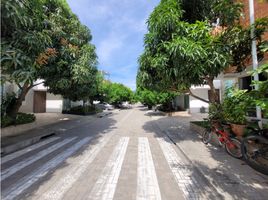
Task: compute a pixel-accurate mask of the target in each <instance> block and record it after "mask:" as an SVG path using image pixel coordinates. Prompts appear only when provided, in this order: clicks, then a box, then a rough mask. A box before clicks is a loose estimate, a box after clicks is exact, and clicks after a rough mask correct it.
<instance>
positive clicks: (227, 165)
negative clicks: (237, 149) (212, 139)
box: [152, 113, 268, 200]
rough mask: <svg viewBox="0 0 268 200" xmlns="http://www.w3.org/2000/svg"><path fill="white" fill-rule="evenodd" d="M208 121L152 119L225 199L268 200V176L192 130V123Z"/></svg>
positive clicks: (178, 117)
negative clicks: (208, 142) (202, 140)
mask: <svg viewBox="0 0 268 200" xmlns="http://www.w3.org/2000/svg"><path fill="white" fill-rule="evenodd" d="M204 117H205V115H204V114H192V115H187V114H185V113H178V114H177V115H176V116H172V117H152V118H153V119H154V122H155V123H156V124H157V125H158V127H159V128H160V129H161V130H162V131H163V132H165V133H166V134H167V135H168V136H169V137H170V138H171V139H172V140H173V142H174V143H175V144H176V146H177V147H178V148H179V150H180V151H182V152H183V154H185V155H186V157H188V159H189V161H190V162H191V163H192V164H193V165H194V166H195V168H197V169H198V170H199V171H200V172H201V173H202V174H203V175H204V176H205V177H206V178H207V179H208V180H209V181H210V182H211V184H212V185H213V186H214V187H215V188H216V190H217V191H218V192H219V193H220V194H222V195H223V196H224V198H225V199H254V200H255V199H267V196H268V176H266V175H263V174H261V173H259V172H257V171H255V170H253V169H252V168H250V167H249V166H248V165H246V164H245V162H244V161H242V160H238V159H235V158H232V157H231V156H229V155H228V154H227V153H226V152H225V151H224V149H223V148H220V147H217V146H213V145H205V144H203V143H202V142H201V137H200V136H199V135H198V134H197V133H196V132H194V131H191V130H190V126H189V122H190V121H197V120H202V118H204Z"/></svg>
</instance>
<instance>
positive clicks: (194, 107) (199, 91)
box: [189, 85, 210, 113]
mask: <svg viewBox="0 0 268 200" xmlns="http://www.w3.org/2000/svg"><path fill="white" fill-rule="evenodd" d="M209 89H210V88H209V86H207V85H204V86H199V87H191V92H192V93H193V94H194V95H196V96H198V97H201V98H203V99H205V100H208V90H209ZM189 101H190V109H189V112H190V113H200V108H201V107H202V106H203V107H205V108H206V111H207V110H208V103H205V102H204V101H201V100H198V99H196V98H194V97H192V96H190V99H189Z"/></svg>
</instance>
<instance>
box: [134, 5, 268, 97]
mask: <svg viewBox="0 0 268 200" xmlns="http://www.w3.org/2000/svg"><path fill="white" fill-rule="evenodd" d="M195 5H197V7H194V6H195ZM183 9H184V10H183ZM195 9H196V11H197V12H198V13H191V12H192V11H193V10H195ZM241 11H242V5H241V3H238V2H234V1H231V0H209V1H202V0H190V1H182V2H181V3H180V1H177V0H162V1H161V2H160V4H159V5H158V6H157V7H156V8H155V10H154V11H153V12H152V14H151V15H150V17H149V20H148V30H149V32H148V33H147V34H146V35H145V39H144V46H145V49H144V52H143V54H142V55H141V56H140V57H139V70H138V74H137V86H138V87H144V88H147V89H149V90H157V91H180V92H189V88H190V86H191V85H201V84H208V85H209V86H210V87H211V89H212V91H214V89H213V87H214V86H213V80H214V78H215V77H217V76H218V75H219V74H220V73H221V72H222V71H223V70H224V69H225V68H226V67H227V66H229V65H235V66H239V67H240V68H241V69H242V68H243V67H244V65H243V64H244V63H243V62H242V61H244V60H245V59H247V58H248V57H249V55H250V44H251V38H250V28H247V29H245V28H242V27H241V26H240V25H239V24H238V20H239V17H240V16H241ZM218 17H219V18H220V24H219V25H220V26H218V27H217V28H219V27H220V30H217V28H215V27H213V26H212V25H211V24H212V22H216V19H217V18H218ZM265 21H266V20H262V21H259V22H257V23H256V26H255V27H256V31H255V39H257V40H258V42H259V44H261V37H260V36H261V35H262V34H263V33H264V31H265V27H267V26H266V25H267V24H266V22H265ZM190 94H191V93H190ZM212 96H213V97H215V95H212ZM204 101H205V100H204ZM214 101H216V99H215V98H214V99H212V102H214Z"/></svg>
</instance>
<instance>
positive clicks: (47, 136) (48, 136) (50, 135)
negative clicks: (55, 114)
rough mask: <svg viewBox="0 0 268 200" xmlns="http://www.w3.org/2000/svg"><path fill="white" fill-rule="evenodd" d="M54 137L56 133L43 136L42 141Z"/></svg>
mask: <svg viewBox="0 0 268 200" xmlns="http://www.w3.org/2000/svg"><path fill="white" fill-rule="evenodd" d="M54 135H56V134H55V133H50V134H48V135H44V136H42V137H41V138H40V140H43V139H47V138H50V137H52V136H54Z"/></svg>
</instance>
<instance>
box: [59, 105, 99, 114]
mask: <svg viewBox="0 0 268 200" xmlns="http://www.w3.org/2000/svg"><path fill="white" fill-rule="evenodd" d="M96 112H99V111H98V110H97V109H96V108H95V107H94V106H89V105H85V106H75V107H72V108H71V109H70V110H68V111H66V110H65V111H62V113H64V114H75V115H91V114H95V113H96Z"/></svg>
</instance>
